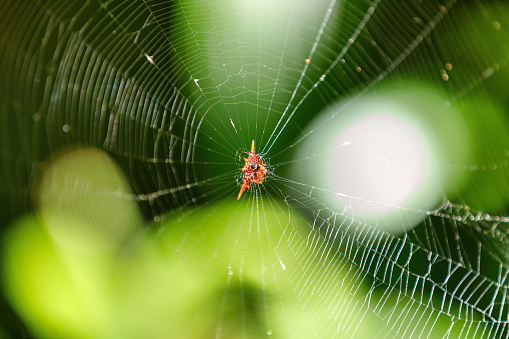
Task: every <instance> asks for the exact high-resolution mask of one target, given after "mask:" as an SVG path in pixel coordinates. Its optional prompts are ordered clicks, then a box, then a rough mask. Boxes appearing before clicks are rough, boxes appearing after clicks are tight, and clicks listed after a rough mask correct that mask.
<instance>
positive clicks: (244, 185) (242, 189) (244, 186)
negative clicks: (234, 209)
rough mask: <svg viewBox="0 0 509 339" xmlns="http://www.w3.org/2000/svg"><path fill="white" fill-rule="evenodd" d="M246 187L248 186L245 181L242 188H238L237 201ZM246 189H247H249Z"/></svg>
mask: <svg viewBox="0 0 509 339" xmlns="http://www.w3.org/2000/svg"><path fill="white" fill-rule="evenodd" d="M247 186H248V185H247V181H244V182H243V183H242V186H241V187H240V192H239V196H238V197H237V200H240V196H241V195H242V192H244V190H245V189H246V187H247ZM247 189H249V187H248V188H247Z"/></svg>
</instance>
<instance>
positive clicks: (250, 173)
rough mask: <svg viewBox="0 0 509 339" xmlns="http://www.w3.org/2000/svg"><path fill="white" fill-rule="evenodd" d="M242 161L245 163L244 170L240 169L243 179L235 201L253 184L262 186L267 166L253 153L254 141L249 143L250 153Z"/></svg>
mask: <svg viewBox="0 0 509 339" xmlns="http://www.w3.org/2000/svg"><path fill="white" fill-rule="evenodd" d="M244 161H245V162H246V163H245V165H244V168H241V169H240V170H241V171H242V172H243V173H244V177H243V178H242V186H241V187H240V192H239V196H238V197H237V200H239V199H240V196H241V195H242V192H244V190H245V189H246V187H247V189H249V188H250V187H251V185H252V184H253V183H257V184H263V181H264V180H265V175H266V174H267V168H265V166H267V164H264V163H263V160H262V158H261V157H260V156H259V155H257V154H256V153H255V142H254V140H253V142H252V143H251V151H250V152H249V155H248V156H247V159H246V158H244Z"/></svg>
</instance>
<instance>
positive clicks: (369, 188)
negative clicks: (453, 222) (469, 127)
mask: <svg viewBox="0 0 509 339" xmlns="http://www.w3.org/2000/svg"><path fill="white" fill-rule="evenodd" d="M413 94H415V93H407V92H404V91H400V92H398V93H397V94H396V95H394V96H391V95H384V96H377V97H369V98H368V97H364V98H363V100H362V102H357V103H355V104H350V105H347V106H348V107H345V105H343V104H342V103H339V104H338V105H337V106H335V107H332V108H329V109H327V110H326V111H324V112H323V113H322V114H321V115H320V116H318V117H317V118H316V119H315V120H313V121H312V122H311V124H310V125H309V130H308V132H307V133H309V131H311V133H309V134H308V136H307V137H306V138H305V139H304V140H303V141H302V142H301V143H300V144H299V146H300V147H299V151H298V152H297V154H296V159H299V161H298V162H296V163H295V164H296V165H295V166H294V167H293V169H292V174H293V175H294V178H295V179H296V180H298V181H299V182H302V183H305V184H307V185H310V186H311V187H312V190H311V191H312V192H313V193H312V194H313V196H314V197H315V198H316V199H319V200H320V201H323V202H324V203H325V204H326V206H327V207H328V208H330V209H331V210H333V211H335V212H338V215H339V216H340V217H343V218H344V219H345V220H350V221H357V222H359V223H360V224H369V225H372V226H376V227H379V228H381V229H383V230H384V231H387V232H390V233H393V234H399V233H403V232H405V231H408V230H409V229H411V228H412V227H414V226H415V225H416V224H418V223H419V222H421V221H422V220H423V219H424V218H425V217H426V215H428V214H429V213H430V212H432V211H433V210H434V209H435V208H437V206H439V204H440V203H441V202H442V201H443V197H444V183H445V177H446V171H445V170H444V167H445V166H442V163H441V161H442V160H441V159H443V157H442V150H441V147H440V145H441V144H443V143H444V140H446V139H444V138H442V136H439V135H437V133H436V132H435V131H434V128H433V126H432V124H429V123H428V122H427V120H431V121H432V119H426V117H429V116H431V115H433V114H434V113H435V112H436V111H437V110H438V109H440V107H445V106H444V105H445V104H446V103H444V101H441V97H440V96H438V95H433V94H430V93H427V94H426V95H428V96H427V97H425V96H424V97H423V95H421V96H420V97H419V99H420V100H422V102H424V104H419V100H413V98H412V95H413ZM402 98H403V99H402ZM458 128H460V127H458ZM447 180H450V178H447ZM452 180H454V179H452ZM347 222H348V221H347ZM336 223H337V222H336Z"/></svg>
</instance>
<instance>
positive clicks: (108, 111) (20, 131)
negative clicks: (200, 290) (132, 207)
mask: <svg viewBox="0 0 509 339" xmlns="http://www.w3.org/2000/svg"><path fill="white" fill-rule="evenodd" d="M505 9H506V5H505V4H504V3H503V2H501V1H480V0H479V1H464V2H462V1H446V2H440V1H435V0H432V1H405V2H401V1H386V0H379V1H372V2H369V1H318V2H314V3H313V2H306V1H300V0H296V1H289V0H288V1H279V2H276V3H270V2H268V1H267V2H260V1H238V2H237V1H217V2H213V1H180V2H172V1H148V0H144V1H94V0H91V1H86V2H75V1H74V2H73V1H58V2H52V1H32V2H20V1H4V2H2V4H0V12H1V13H3V14H2V18H5V19H2V20H1V21H0V30H1V31H2V32H5V33H4V34H3V36H2V38H1V40H0V43H1V48H0V51H1V52H0V58H1V62H0V76H1V80H0V96H1V101H0V109H1V115H0V119H1V120H0V128H1V132H0V133H1V137H0V152H1V153H0V159H1V162H2V169H1V170H0V171H1V175H0V180H1V182H2V185H1V188H0V192H1V193H2V194H1V199H2V205H3V207H2V211H3V212H4V213H2V214H3V220H2V221H3V222H4V223H6V222H7V221H9V220H11V219H12V218H13V217H15V216H17V215H19V214H21V213H23V212H25V211H27V210H29V209H31V196H32V194H33V190H34V184H35V179H34V178H35V177H36V175H37V173H39V172H40V171H43V170H44V167H45V161H46V160H47V158H48V156H50V155H52V154H56V153H58V152H60V151H61V150H62V149H64V150H66V149H71V148H73V147H75V145H79V146H94V147H98V148H101V149H103V150H105V151H107V152H108V153H109V154H111V155H112V156H113V157H114V158H115V159H116V160H117V162H118V163H119V164H120V165H121V167H122V168H123V170H124V172H125V174H126V176H127V177H128V179H129V182H130V183H131V185H132V186H133V189H134V191H135V194H132V195H131V194H120V193H118V192H112V193H115V194H116V196H117V198H120V199H130V200H135V201H137V202H138V203H139V205H140V206H141V208H142V210H143V212H144V214H145V216H146V217H147V219H148V220H150V221H153V226H151V227H154V228H160V232H161V233H163V234H164V232H167V231H168V228H171V225H172V220H174V218H175V217H176V216H177V217H179V218H182V220H184V221H186V220H194V219H197V220H194V223H193V222H190V223H189V224H186V225H189V228H188V230H187V232H190V233H192V234H198V235H199V237H200V238H202V239H203V238H205V239H206V238H207V237H212V235H211V233H212V232H211V231H210V230H208V229H207V227H206V225H207V223H208V218H209V216H210V215H211V214H212V212H210V211H218V210H219V211H221V210H224V212H221V213H223V215H226V214H228V213H233V215H234V216H235V220H244V221H246V220H247V223H244V222H242V223H240V221H239V225H242V226H241V227H238V226H239V225H236V224H235V223H230V224H227V225H226V226H225V228H224V229H223V231H222V232H223V233H221V235H222V236H221V237H220V238H219V240H218V243H216V244H210V243H209V245H210V246H209V247H207V250H208V251H209V252H210V254H212V253H216V252H218V251H220V250H219V249H221V248H228V249H229V250H227V251H226V254H227V255H225V256H224V257H221V258H220V259H214V258H215V257H212V259H209V262H208V263H204V264H203V270H204V271H206V270H207V267H208V266H209V265H210V262H211V261H214V260H217V261H219V262H220V263H221V264H222V267H223V268H224V271H225V272H227V277H226V279H225V284H224V286H223V289H222V290H221V292H220V294H221V302H219V308H218V318H217V322H216V326H215V335H216V336H217V337H222V336H228V335H229V333H228V326H229V325H227V321H228V318H229V317H231V314H230V312H231V310H229V308H228V307H229V305H230V304H231V303H232V302H237V303H238V308H239V309H238V313H239V314H240V325H238V326H234V329H235V331H238V332H239V333H241V334H242V335H244V336H246V335H250V334H251V332H250V331H251V330H250V326H251V325H252V324H253V323H254V324H255V325H256V326H258V327H260V328H261V329H262V331H261V332H262V333H264V334H267V335H272V334H274V335H281V336H283V337H285V336H286V337H295V336H298V335H299V331H300V328H299V327H298V326H296V324H294V323H293V322H292V321H290V320H288V319H289V318H291V313H292V312H293V311H292V310H291V307H292V306H289V304H288V303H287V302H286V301H285V300H286V298H288V296H289V295H292V294H294V295H295V298H296V305H297V308H298V309H299V310H302V312H303V314H305V322H304V323H305V325H302V326H304V327H307V328H309V329H311V333H312V334H313V335H315V336H316V337H332V336H338V337H341V336H344V335H348V336H355V335H356V333H357V334H358V331H359V329H362V327H363V326H365V325H364V323H365V322H366V321H367V319H371V318H369V316H370V315H374V316H375V317H376V318H377V319H379V320H380V322H381V323H382V324H384V326H383V327H380V328H377V329H376V330H375V331H374V332H373V333H375V334H376V335H378V336H380V337H384V336H387V337H394V336H397V337H430V336H431V337H447V336H452V337H457V336H462V337H482V338H484V337H507V335H508V330H507V323H508V316H509V312H508V303H507V285H508V284H507V276H508V272H509V271H508V264H509V257H508V255H509V254H508V253H509V251H508V250H509V248H508V247H509V244H508V239H507V237H506V232H507V222H508V221H509V219H508V218H509V217H508V216H507V211H506V206H507V203H508V201H507V199H506V198H505V196H506V195H507V194H506V193H505V192H502V190H501V191H498V190H492V189H491V188H492V187H493V185H494V186H495V187H496V186H499V185H500V186H502V187H505V186H506V185H507V179H506V178H507V171H508V168H507V160H506V159H507V156H508V153H507V150H506V148H505V146H504V145H505V142H506V141H507V140H506V137H505V136H504V135H503V132H504V130H503V129H502V130H501V129H496V128H494V127H493V122H492V121H491V120H489V119H488V118H485V117H484V114H487V113H485V112H487V111H492V110H496V109H495V108H492V106H496V104H493V102H497V103H500V105H501V106H504V105H505V104H507V99H506V96H507V91H506V89H505V87H504V86H505V85H506V82H505V81H504V77H505V76H506V72H507V70H506V63H507V58H508V56H509V54H508V53H509V45H507V43H506V41H507V38H508V36H507V34H506V32H505V31H504V28H505V24H506V23H509V20H508V19H509V18H508V17H507V15H506V14H505V13H504V10H505ZM410 78H411V79H418V80H419V82H418V83H417V85H416V88H417V91H419V90H422V91H425V90H426V88H427V87H426V86H424V85H423V83H425V82H426V83H427V84H428V85H429V86H432V87H434V88H438V89H439V91H440V93H441V94H440V95H441V98H443V100H442V99H440V100H437V101H436V102H435V101H432V102H426V101H427V98H426V97H424V98H421V99H422V101H419V100H418V99H416V101H415V102H414V103H413V105H415V106H423V107H425V108H426V110H425V111H423V112H422V111H421V113H420V114H419V116H418V117H416V118H415V119H414V120H412V122H411V124H412V125H413V126H417V127H426V128H430V126H431V128H432V129H433V130H434V131H435V133H436V134H447V135H449V136H450V139H442V140H443V143H441V144H440V145H438V148H439V149H441V150H443V151H444V152H443V153H444V154H445V155H442V156H438V155H437V159H435V160H429V161H428V162H426V161H425V163H427V164H432V165H433V166H435V167H437V168H440V169H444V170H446V171H447V172H446V173H447V177H446V179H444V181H446V182H448V183H447V184H445V183H443V182H442V181H441V180H439V179H436V181H437V182H438V181H440V185H439V186H440V187H441V189H440V196H439V200H440V202H439V203H438V204H434V205H429V206H427V205H416V206H411V207H407V206H399V205H396V206H393V205H391V204H390V203H385V202H379V201H375V200H370V199H364V198H362V197H359V196H356V195H351V194H348V193H345V192H343V191H341V190H340V189H337V188H331V187H330V186H324V185H323V184H322V183H318V182H317V181H315V177H317V176H319V174H316V173H321V172H319V170H320V169H321V167H322V165H321V164H323V162H320V161H321V160H320V159H322V160H323V159H328V158H327V156H328V154H329V153H330V152H331V151H334V150H336V149H341V145H339V146H338V145H336V146H332V145H330V146H328V147H327V148H317V147H310V146H306V145H308V144H307V142H308V141H309V140H312V139H313V138H314V137H315V136H316V135H320V134H322V133H324V132H325V131H326V129H327V128H328V127H327V126H339V124H340V123H342V122H343V121H344V120H350V119H355V118H357V114H358V112H359V108H360V107H362V103H363V102H365V101H370V100H372V99H371V98H373V96H374V95H375V96H376V95H378V96H379V97H384V96H386V95H387V93H390V92H391V91H393V90H394V89H395V88H397V87H398V85H401V84H405V81H406V80H407V79H410ZM428 85H427V86H428ZM475 102H482V103H483V106H476V104H474V103H475ZM479 107H482V110H483V112H480V111H479V109H478V108H479ZM458 111H462V112H469V113H468V114H466V115H465V116H461V117H460V116H459V115H458V114H457V112H458ZM320 112H325V115H323V118H322V120H320V122H318V123H316V121H315V120H313V119H314V117H315V116H318V114H319V113H320ZM460 119H461V120H464V121H466V122H465V124H466V125H467V126H468V130H469V132H468V133H464V132H462V131H459V130H457V129H456V127H455V125H454V124H453V123H452V122H454V121H455V120H460ZM383 121H387V119H386V120H382V122H383ZM504 124H505V122H504V121H503V118H501V122H500V123H499V125H502V126H504ZM389 128H391V127H389ZM374 134H376V132H369V131H368V132H367V137H370V136H373V135H374ZM476 138H478V139H480V140H481V141H480V144H481V146H472V143H471V140H476ZM362 139H363V137H358V138H357V139H355V138H354V139H351V140H349V141H348V143H349V144H352V145H354V146H355V145H358V144H360V143H361V142H362ZM251 140H254V141H255V143H256V150H257V153H258V154H261V155H262V157H263V159H264V161H265V162H267V163H268V164H269V166H268V168H269V174H268V176H267V180H266V182H265V183H264V184H263V185H253V186H252V187H251V190H250V191H246V192H245V193H244V195H245V196H243V197H242V201H240V202H239V203H238V205H235V206H236V207H232V205H231V204H230V203H231V200H235V197H236V196H237V194H238V190H239V186H240V183H241V180H242V178H241V173H240V171H239V168H240V167H242V165H243V163H242V156H245V154H246V152H248V151H249V147H250V145H251ZM445 140H454V142H450V143H449V142H447V141H445ZM458 145H459V147H458ZM461 145H464V146H465V147H464V148H461ZM451 149H452V150H451ZM413 153H414V154H415V153H416V152H413ZM411 155H412V152H411ZM377 156H381V157H383V154H382V153H381V152H378V151H376V150H375V152H374V153H373V154H372V155H371V156H370V157H377ZM368 158H369V157H368ZM343 160H344V161H348V160H347V159H343ZM410 161H411V160H408V162H410ZM319 164H320V165H319ZM458 176H464V177H467V179H464V180H456V179H455V177H458ZM465 182H467V184H465ZM493 182H495V184H493ZM490 185H491V186H490ZM486 187H488V188H486ZM103 193H104V192H102V193H101V194H103ZM246 193H248V194H246ZM89 194H92V195H93V194H99V193H93V192H92V193H89ZM485 196H488V198H487V199H486V198H483V197H485ZM331 199H332V200H331ZM334 199H336V200H338V199H339V200H341V201H343V202H344V201H349V203H343V204H342V205H337V204H336V203H334V202H331V201H335V200H334ZM483 199H484V200H483ZM360 201H362V202H363V203H365V204H366V206H370V207H372V208H374V206H382V207H386V208H395V210H396V212H395V215H396V219H393V220H391V223H392V224H394V225H395V227H396V228H397V229H398V231H401V230H405V231H406V232H404V233H401V232H397V233H398V234H397V235H395V234H391V233H389V232H387V231H386V230H384V229H383V228H380V227H379V226H381V224H383V223H384V220H383V217H382V216H381V215H380V214H378V213H375V214H374V216H373V215H372V214H370V213H369V212H368V211H366V212H359V210H358V209H356V208H355V207H354V204H355V203H356V202H360ZM483 201H487V203H483ZM209 208H210V209H209ZM204 210H205V211H207V212H206V213H205V216H204V214H201V213H202V212H203V211H204ZM271 213H276V215H278V216H279V217H276V219H273V218H272V217H271V216H270V214H271ZM409 215H413V216H415V215H417V219H418V220H419V222H418V225H417V227H415V228H412V226H413V225H411V224H415V223H414V222H412V221H410V219H411V217H409ZM193 218H194V219H193ZM412 218H413V217H412ZM246 225H249V226H246ZM302 225H304V227H302ZM236 227H238V228H239V229H236ZM181 236H182V235H181ZM182 237H183V238H182V242H183V243H184V242H185V241H184V236H182ZM299 239H300V240H302V242H300V241H299ZM195 246H197V243H192V242H191V244H183V245H181V246H180V247H179V250H180V251H181V252H183V253H190V252H192V251H193V250H194V247H195ZM246 250H247V252H246ZM250 252H256V253H259V256H260V260H261V265H260V267H258V269H259V271H258V272H256V273H253V272H251V271H250V270H249V267H250V266H249V264H248V263H249V261H250V260H251V257H250V254H249V253H250ZM297 266H298V267H299V269H297ZM253 277H256V278H253ZM253 281H256V283H255V282H253ZM257 284H258V285H257ZM361 287H365V288H366V289H365V291H364V290H363V289H362V288H361ZM232 300H233V301H232ZM239 300H240V301H239ZM253 309H256V310H259V313H260V314H261V315H259V318H260V319H262V320H260V319H258V320H257V318H256V317H255V316H253V312H254V311H253ZM275 314H277V316H276V315H275ZM271 319H272V320H271ZM274 319H279V321H280V323H282V324H284V325H282V328H284V330H282V329H278V327H277V325H275V322H276V320H274ZM444 319H445V320H444ZM440 322H442V323H444V322H445V323H446V324H448V325H447V326H445V327H444V326H439V325H438V324H439V323H440Z"/></svg>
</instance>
